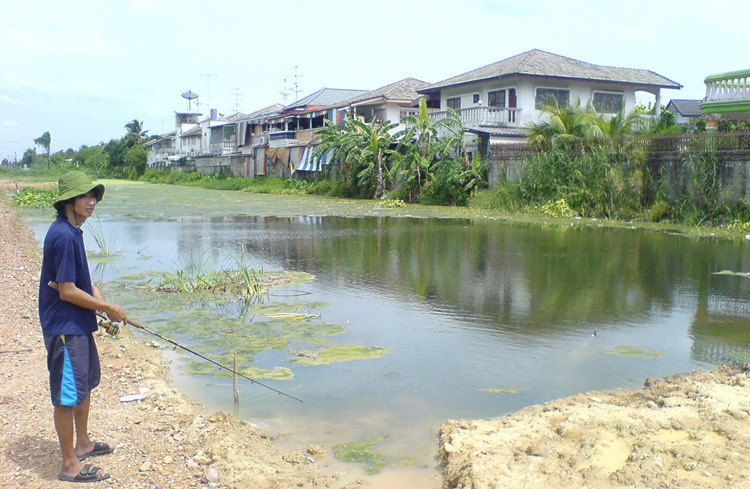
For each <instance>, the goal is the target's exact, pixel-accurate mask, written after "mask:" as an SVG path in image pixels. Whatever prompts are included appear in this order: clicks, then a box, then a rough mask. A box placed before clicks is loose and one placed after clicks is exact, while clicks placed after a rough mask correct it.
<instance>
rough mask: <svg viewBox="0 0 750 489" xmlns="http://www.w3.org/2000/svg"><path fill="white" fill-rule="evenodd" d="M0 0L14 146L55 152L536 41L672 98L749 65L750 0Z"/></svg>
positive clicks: (1, 59) (700, 91) (1, 137)
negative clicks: (191, 96) (44, 140)
mask: <svg viewBox="0 0 750 489" xmlns="http://www.w3.org/2000/svg"><path fill="white" fill-rule="evenodd" d="M2 3H3V4H4V5H3V8H2V15H0V159H2V158H7V157H9V159H14V158H15V157H17V158H19V159H20V158H21V156H22V155H23V152H24V150H25V149H26V148H30V147H33V146H34V139H35V138H38V137H39V136H41V135H42V134H43V133H44V132H45V131H49V133H50V135H51V150H52V152H55V151H60V150H64V149H67V148H73V149H78V148H79V147H80V146H81V145H84V144H85V145H95V144H98V143H100V142H107V141H109V140H110V139H115V138H119V137H121V136H123V135H124V134H125V128H124V126H125V124H126V123H127V122H129V121H132V120H133V119H138V120H139V121H142V122H143V125H144V127H145V129H147V130H149V134H152V135H155V134H162V133H165V132H169V131H170V130H172V129H173V128H174V113H175V111H186V110H187V109H188V103H187V100H185V99H183V98H181V96H180V94H181V93H183V92H185V91H188V90H192V91H193V92H196V93H198V94H199V95H200V98H199V99H198V101H199V102H200V103H201V105H200V106H198V107H197V109H198V110H199V111H201V112H204V113H206V114H208V109H209V108H216V109H218V112H219V113H221V114H226V115H229V114H232V113H234V112H236V111H237V110H239V111H240V112H244V113H250V112H253V111H255V110H258V109H261V108H264V107H267V106H269V105H272V104H274V103H284V102H286V103H291V102H293V101H294V100H295V99H296V98H301V97H303V96H305V95H307V94H309V93H312V92H314V91H316V90H318V89H320V88H323V87H329V88H348V89H361V90H372V89H375V88H378V87H381V86H384V85H387V84H389V83H391V82H394V81H397V80H401V79H403V78H406V77H414V78H417V79H420V80H423V81H426V82H430V83H434V82H438V81H441V80H444V79H446V78H449V77H452V76H455V75H458V74H461V73H464V72H466V71H469V70H472V69H475V68H478V67H481V66H484V65H487V64H490V63H494V62H496V61H499V60H501V59H504V58H507V57H510V56H513V55H516V54H519V53H522V52H525V51H528V50H530V49H535V48H536V49H542V50H545V51H549V52H552V53H555V54H560V55H563V56H568V57H571V58H575V59H578V60H581V61H586V62H589V63H595V64H601V65H607V66H619V67H626V68H639V69H648V70H652V71H655V72H656V73H659V74H660V75H663V76H665V77H667V78H669V79H671V80H674V81H676V82H678V83H680V84H681V85H683V88H682V89H681V90H663V91H662V102H663V103H664V104H666V103H667V102H668V101H669V100H671V99H700V98H702V97H703V96H704V95H705V85H704V83H703V80H704V79H705V77H706V76H708V75H710V74H713V73H721V72H726V71H734V70H740V69H747V68H750V66H748V65H750V59H748V55H747V22H748V19H750V2H748V1H747V0H713V1H711V2H707V1H705V0H701V1H698V0H632V1H611V0H565V1H559V0H558V1H553V0H538V1H535V0H515V1H510V0H383V1H380V0H369V1H359V0H330V1H327V0H307V1H295V0H264V1H256V0H214V1H211V2H206V1H195V0H181V1H175V0H112V1H105V2H103V1H101V0H94V1H89V0H68V1H65V2H60V1H59V0H32V1H25V2H10V1H9V0H4V1H3V2H2ZM295 73H296V74H297V77H296V78H295ZM295 79H296V88H297V90H298V92H297V95H298V97H295V91H294V88H295ZM285 89H286V90H285ZM285 91H286V92H287V94H288V95H287V97H286V99H284V97H283V95H282V92H285ZM191 108H192V109H193V110H195V109H196V106H195V105H194V104H193V105H192V107H191ZM40 152H41V150H40Z"/></svg>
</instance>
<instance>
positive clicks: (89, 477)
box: [57, 464, 109, 482]
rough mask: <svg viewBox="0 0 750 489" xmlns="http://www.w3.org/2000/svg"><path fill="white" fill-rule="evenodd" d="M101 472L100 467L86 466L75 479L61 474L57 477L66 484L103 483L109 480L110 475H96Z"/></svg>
mask: <svg viewBox="0 0 750 489" xmlns="http://www.w3.org/2000/svg"><path fill="white" fill-rule="evenodd" d="M100 470H101V468H100V467H97V466H95V465H90V464H86V465H84V466H83V468H82V469H81V470H80V471H78V473H77V474H76V475H75V476H74V477H71V476H69V475H65V474H60V475H58V476H57V478H58V479H60V480H61V481H64V482H99V481H103V480H104V479H109V474H104V475H96V473H97V472H99V471H100Z"/></svg>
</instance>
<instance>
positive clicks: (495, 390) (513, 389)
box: [479, 387, 524, 394]
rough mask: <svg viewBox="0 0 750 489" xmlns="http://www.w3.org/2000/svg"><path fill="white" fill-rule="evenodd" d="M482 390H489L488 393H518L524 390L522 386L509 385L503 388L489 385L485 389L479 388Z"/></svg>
mask: <svg viewBox="0 0 750 489" xmlns="http://www.w3.org/2000/svg"><path fill="white" fill-rule="evenodd" d="M479 390H480V391H482V392H489V393H490V394H518V393H519V392H521V391H522V390H524V388H523V387H509V388H505V389H500V388H495V387H490V388H487V389H479Z"/></svg>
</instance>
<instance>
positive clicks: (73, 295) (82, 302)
mask: <svg viewBox="0 0 750 489" xmlns="http://www.w3.org/2000/svg"><path fill="white" fill-rule="evenodd" d="M49 286H50V287H52V288H57V290H58V291H59V292H60V299H62V300H64V301H67V302H70V303H72V304H75V305H76V306H79V307H85V308H86V309H93V310H95V311H103V312H105V313H106V314H107V316H108V317H109V319H110V320H111V321H115V322H125V321H127V318H126V317H125V311H124V310H123V309H122V307H120V306H116V305H114V304H110V303H109V302H107V301H105V300H104V296H103V295H102V293H101V291H100V290H99V288H98V287H96V286H95V287H94V288H93V292H94V295H91V294H88V293H87V292H85V291H83V290H81V289H79V288H78V287H76V284H75V283H73V282H58V283H57V284H54V282H50V284H49Z"/></svg>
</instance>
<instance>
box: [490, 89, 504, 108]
mask: <svg viewBox="0 0 750 489" xmlns="http://www.w3.org/2000/svg"><path fill="white" fill-rule="evenodd" d="M487 105H489V106H490V107H505V90H497V91H494V92H488V93H487Z"/></svg>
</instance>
